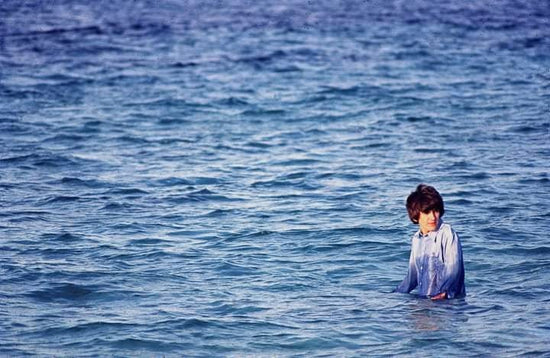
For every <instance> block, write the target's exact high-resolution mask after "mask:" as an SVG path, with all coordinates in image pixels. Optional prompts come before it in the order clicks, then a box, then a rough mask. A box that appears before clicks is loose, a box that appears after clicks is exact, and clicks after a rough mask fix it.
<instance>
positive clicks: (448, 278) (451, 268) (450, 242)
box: [432, 230, 464, 299]
mask: <svg viewBox="0 0 550 358" xmlns="http://www.w3.org/2000/svg"><path fill="white" fill-rule="evenodd" d="M445 239H446V240H444V241H443V243H444V245H443V257H444V260H445V270H444V276H443V282H442V284H441V293H440V294H439V295H436V296H434V297H432V299H441V298H454V297H456V296H458V295H461V294H462V293H464V263H463V259H462V246H461V245H460V240H459V239H458V235H457V234H456V233H455V232H454V230H449V232H448V234H447V237H446V238H445Z"/></svg>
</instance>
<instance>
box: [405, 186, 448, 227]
mask: <svg viewBox="0 0 550 358" xmlns="http://www.w3.org/2000/svg"><path fill="white" fill-rule="evenodd" d="M432 210H434V211H438V212H439V216H440V217H442V216H443V214H445V207H444V206H443V198H442V197H441V195H439V193H438V192H437V190H435V188H434V187H433V186H429V185H425V184H420V185H418V186H417V187H416V190H415V191H413V192H412V193H411V194H410V195H409V197H408V198H407V212H408V213H409V218H410V219H411V221H412V222H413V223H415V224H418V217H419V216H420V213H429V212H430V211H432Z"/></svg>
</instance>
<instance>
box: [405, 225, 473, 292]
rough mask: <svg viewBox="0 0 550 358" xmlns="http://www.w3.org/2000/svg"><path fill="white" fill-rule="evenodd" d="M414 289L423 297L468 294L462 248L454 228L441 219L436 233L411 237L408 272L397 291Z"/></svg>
mask: <svg viewBox="0 0 550 358" xmlns="http://www.w3.org/2000/svg"><path fill="white" fill-rule="evenodd" d="M415 288H417V292H418V295H420V296H428V297H431V296H435V295H437V294H440V293H443V292H446V293H447V297H448V298H455V297H462V296H465V295H466V288H465V287H464V262H463V260H462V246H461V245H460V240H459V239H458V235H457V234H456V232H455V231H454V230H453V228H452V227H451V225H449V224H446V223H443V221H442V220H440V223H439V227H438V229H437V230H435V231H431V232H429V233H428V234H426V235H422V234H421V233H420V230H419V231H418V232H416V233H415V234H414V235H413V237H412V242H411V256H410V259H409V271H408V273H407V276H406V277H405V279H404V280H403V282H401V284H399V286H397V288H396V289H395V292H402V293H409V292H411V291H412V290H414V289H415Z"/></svg>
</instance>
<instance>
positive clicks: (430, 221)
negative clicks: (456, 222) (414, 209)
mask: <svg viewBox="0 0 550 358" xmlns="http://www.w3.org/2000/svg"><path fill="white" fill-rule="evenodd" d="M438 224H439V211H435V210H431V211H429V212H427V213H423V212H420V216H419V217H418V226H420V232H421V233H422V234H424V235H425V234H427V233H429V232H430V231H434V230H435V229H437V225H438Z"/></svg>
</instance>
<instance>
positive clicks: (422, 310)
mask: <svg viewBox="0 0 550 358" xmlns="http://www.w3.org/2000/svg"><path fill="white" fill-rule="evenodd" d="M467 306H468V304H467V302H466V300H465V299H457V300H444V301H431V300H429V299H425V298H416V299H415V300H413V301H412V302H411V307H410V310H409V314H408V319H407V320H408V321H409V322H410V326H411V327H412V328H413V329H414V330H415V331H416V332H434V331H444V330H448V329H451V328H453V327H455V325H457V324H461V323H465V322H467V321H468V316H467V315H466V312H465V308H466V307H467Z"/></svg>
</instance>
